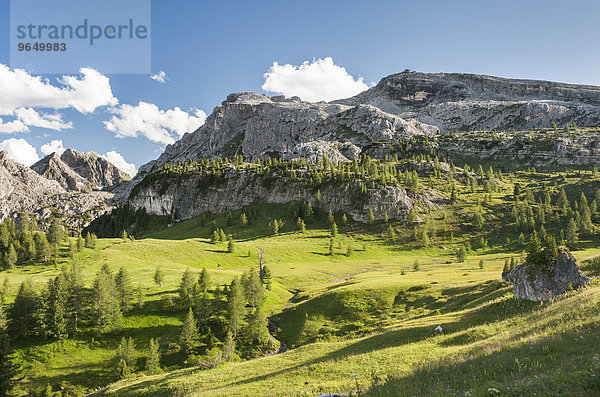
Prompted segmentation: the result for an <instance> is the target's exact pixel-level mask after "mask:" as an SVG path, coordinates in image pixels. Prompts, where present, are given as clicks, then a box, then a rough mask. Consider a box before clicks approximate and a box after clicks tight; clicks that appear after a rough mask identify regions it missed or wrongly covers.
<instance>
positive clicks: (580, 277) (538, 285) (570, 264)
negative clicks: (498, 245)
mask: <svg viewBox="0 0 600 397" xmlns="http://www.w3.org/2000/svg"><path fill="white" fill-rule="evenodd" d="M502 278H503V280H504V281H508V282H510V283H512V284H513V288H514V291H515V298H517V299H527V300H531V301H543V300H547V299H551V298H554V297H556V296H559V295H562V294H564V293H565V292H567V291H568V290H569V289H571V288H575V289H576V288H580V287H582V286H584V285H586V284H587V283H588V282H589V278H588V277H587V276H585V275H584V274H583V273H581V271H580V270H579V266H578V265H577V261H576V260H575V257H573V255H572V254H571V253H570V252H569V251H568V250H567V249H566V248H564V247H562V248H561V252H560V254H559V256H558V258H557V260H556V263H555V265H554V267H553V270H552V271H551V272H549V271H548V270H546V269H542V268H540V267H538V266H536V265H533V264H529V263H524V264H522V265H518V266H516V267H515V268H514V269H513V270H511V271H510V272H509V273H507V274H504V275H503V276H502Z"/></svg>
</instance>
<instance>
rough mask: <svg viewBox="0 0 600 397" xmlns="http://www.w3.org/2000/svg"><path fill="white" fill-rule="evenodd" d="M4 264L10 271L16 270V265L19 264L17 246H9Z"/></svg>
mask: <svg viewBox="0 0 600 397" xmlns="http://www.w3.org/2000/svg"><path fill="white" fill-rule="evenodd" d="M4 263H5V265H6V267H7V268H9V269H14V268H15V263H17V251H16V250H15V246H14V245H12V244H10V245H9V246H8V251H7V252H6V254H5V259H4Z"/></svg>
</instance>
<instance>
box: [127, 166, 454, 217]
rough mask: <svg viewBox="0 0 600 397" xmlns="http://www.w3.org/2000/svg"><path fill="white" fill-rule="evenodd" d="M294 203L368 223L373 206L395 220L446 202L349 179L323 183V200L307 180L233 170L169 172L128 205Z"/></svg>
mask: <svg viewBox="0 0 600 397" xmlns="http://www.w3.org/2000/svg"><path fill="white" fill-rule="evenodd" d="M291 201H298V202H303V201H309V202H311V203H312V204H313V205H317V204H319V205H320V206H322V207H323V208H324V209H326V210H330V209H331V210H332V211H334V212H337V211H343V212H346V213H347V214H348V215H350V216H352V218H353V219H355V220H357V221H361V222H367V221H368V212H369V210H370V209H372V210H373V213H374V215H375V218H376V219H383V218H384V216H385V212H387V213H388V216H389V217H390V218H401V219H402V218H404V217H405V216H406V215H407V214H408V211H410V209H411V208H413V206H414V207H417V208H419V209H425V208H426V207H430V208H434V207H437V206H438V205H439V204H440V202H441V201H442V200H441V199H440V198H438V197H436V196H435V194H434V192H432V191H426V192H424V193H421V194H416V193H413V192H409V191H407V190H406V189H404V188H403V187H401V186H387V187H385V188H380V189H369V191H368V193H366V194H361V193H360V188H359V187H358V186H356V185H354V184H353V183H350V182H348V183H339V184H327V185H325V186H323V187H322V188H321V201H320V203H319V202H318V201H317V190H316V189H314V188H312V187H311V186H308V185H307V184H305V183H303V182H300V181H292V180H290V179H289V178H283V177H279V176H270V177H268V178H265V177H264V176H260V175H256V174H249V173H245V172H243V171H236V170H230V171H228V172H227V173H225V175H224V176H223V177H222V178H221V179H219V180H218V181H215V180H214V178H212V177H209V176H208V175H206V174H190V175H185V176H164V177H162V178H161V179H157V180H155V181H153V182H149V183H142V184H140V185H138V186H137V187H136V188H135V189H134V191H133V192H132V195H131V197H130V199H129V205H130V206H131V207H132V208H135V209H139V208H145V209H146V212H148V213H149V214H154V215H173V216H174V217H175V218H178V219H182V220H183V219H189V218H191V217H194V216H198V215H201V214H202V213H204V212H206V211H210V212H213V213H218V214H220V213H224V212H227V211H230V210H237V209H240V208H242V207H243V206H245V205H248V204H252V203H254V202H264V203H275V204H286V203H289V202H291Z"/></svg>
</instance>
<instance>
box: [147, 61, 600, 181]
mask: <svg viewBox="0 0 600 397" xmlns="http://www.w3.org/2000/svg"><path fill="white" fill-rule="evenodd" d="M573 122H575V123H577V125H581V126H596V125H598V124H600V88H599V87H594V86H586V85H575V84H565V83H554V82H547V81H537V80H517V79H505V78H500V77H492V76H482V75H472V74H460V73H417V72H412V71H405V72H402V73H398V74H393V75H390V76H388V77H385V78H383V79H382V80H381V81H380V82H379V83H378V84H377V85H376V86H374V87H372V88H370V89H369V90H367V91H364V92H362V93H360V94H358V95H356V96H354V97H352V98H348V99H343V100H338V101H334V102H329V103H327V102H317V103H311V102H304V101H302V100H301V99H300V98H298V97H293V98H289V99H286V98H285V97H283V96H274V97H267V96H266V95H262V94H257V93H253V92H243V93H235V94H230V95H229V96H228V97H227V100H225V101H223V103H222V104H221V105H220V106H217V107H216V108H215V109H214V110H213V112H212V114H211V115H210V116H209V117H208V119H207V121H206V123H205V124H204V125H203V126H201V127H200V128H198V129H197V130H196V131H194V132H192V133H187V134H185V135H184V136H183V137H182V139H181V140H179V141H178V142H176V143H174V144H173V145H168V146H167V147H166V149H165V151H164V153H163V154H162V155H161V156H160V157H159V158H158V159H157V160H155V161H152V162H150V163H148V164H146V165H144V166H143V167H141V168H140V177H142V176H143V175H144V174H145V173H147V172H150V171H151V170H155V169H159V168H160V167H162V166H163V164H165V163H176V162H178V161H186V160H189V159H192V160H199V159H201V158H206V157H211V158H215V157H218V156H222V157H226V156H229V157H232V156H234V155H239V154H241V155H244V157H246V158H249V159H256V158H267V157H282V158H285V159H292V158H299V157H307V158H309V159H310V158H317V157H321V156H323V155H327V156H328V157H329V158H331V159H333V160H339V161H344V160H349V159H352V158H355V157H357V156H359V155H360V153H361V152H362V150H363V148H364V147H365V146H366V145H369V144H370V143H372V142H376V141H385V140H403V139H408V138H410V137H412V136H440V135H443V134H445V133H447V132H449V131H475V130H488V131H491V130H513V129H517V130H523V129H531V128H550V127H552V126H553V125H554V124H553V123H555V124H557V125H559V126H563V125H565V124H566V123H573Z"/></svg>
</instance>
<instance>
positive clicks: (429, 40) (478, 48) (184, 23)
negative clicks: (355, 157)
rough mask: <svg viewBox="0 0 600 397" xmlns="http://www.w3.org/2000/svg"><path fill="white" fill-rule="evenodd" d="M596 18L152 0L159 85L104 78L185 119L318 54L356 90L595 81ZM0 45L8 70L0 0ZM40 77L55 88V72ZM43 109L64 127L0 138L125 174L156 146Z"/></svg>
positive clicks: (549, 5)
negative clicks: (111, 159)
mask: <svg viewBox="0 0 600 397" xmlns="http://www.w3.org/2000/svg"><path fill="white" fill-rule="evenodd" d="M56 12H57V13H59V12H61V10H56ZM598 17H600V2H598V1H597V0H596V1H592V0H590V1H569V2H567V1H548V0H546V1H527V0H521V1H512V0H509V1H502V2H499V1H498V2H492V1H481V0H479V1H419V2H416V1H372V2H368V3H367V2H364V1H348V0H345V1H322V0H321V1H301V2H291V1H281V0H279V1H228V2H222V1H218V2H217V1H215V2H205V1H203V2H200V1H190V0H186V1H184V0H173V1H152V44H151V45H152V64H151V70H152V73H159V72H160V71H164V72H165V73H166V76H167V79H168V80H167V81H165V83H160V82H158V81H155V80H152V79H151V78H150V77H149V75H118V74H106V77H108V78H109V79H110V88H111V89H112V94H113V95H114V97H115V98H116V99H118V102H119V106H121V105H124V104H129V105H133V106H135V105H137V104H138V102H139V101H144V102H147V103H149V104H150V103H151V104H155V105H156V106H157V108H158V109H161V110H165V111H166V110H169V109H173V108H175V107H179V108H180V109H181V110H182V111H185V112H189V114H193V112H194V110H193V109H194V108H195V109H201V110H203V111H204V112H206V114H210V112H211V111H212V109H213V108H214V107H215V106H217V105H219V104H220V103H221V101H223V100H224V99H225V97H226V96H227V94H229V93H231V92H236V91H258V92H264V90H263V89H262V88H261V86H262V85H263V83H264V82H265V78H264V74H265V72H267V71H268V70H269V68H270V67H271V65H272V64H273V62H278V63H279V64H291V65H300V64H302V63H303V62H304V61H309V62H310V61H313V59H324V58H326V57H332V58H333V62H335V65H339V66H341V67H344V68H345V69H346V71H347V73H348V74H350V75H351V76H353V78H355V79H358V78H359V77H362V78H363V79H364V82H366V83H367V84H371V83H372V82H377V81H379V80H380V79H381V78H382V77H384V76H386V75H389V74H392V73H396V72H400V71H402V70H404V69H406V68H410V69H413V70H418V71H424V72H440V71H444V72H468V73H482V74H490V75H498V76H506V77H515V78H536V79H545V80H554V81H564V82H573V83H584V84H592V85H600V73H599V71H600V51H598V49H599V48H598V46H599V45H598V37H600V35H599V33H600V24H599V23H598ZM0 43H2V45H0V64H4V65H8V64H9V1H8V0H0ZM81 66H82V67H84V66H92V67H94V65H81ZM98 71H99V72H100V73H103V71H102V70H98ZM43 77H46V78H49V79H50V83H51V84H55V81H54V79H55V78H56V77H58V76H56V75H45V76H43ZM2 94H3V93H2V92H0V95H2ZM35 109H36V110H39V111H40V112H42V113H43V112H44V109H43V108H42V107H39V108H37V107H36V108H35ZM49 113H58V114H60V115H61V117H62V120H63V121H64V122H65V123H66V122H69V123H71V125H72V128H70V129H64V130H62V131H55V130H52V129H47V128H40V127H34V126H30V128H29V131H28V132H16V133H12V134H9V133H0V141H3V140H6V139H9V138H17V139H24V140H26V141H27V142H28V143H29V144H30V145H32V146H33V147H34V148H36V149H37V153H38V155H39V156H40V157H41V156H42V153H41V151H40V147H41V146H42V145H43V144H45V143H47V142H49V141H51V140H55V139H59V140H62V141H63V145H64V147H73V148H75V149H77V150H81V151H85V150H94V151H96V152H99V153H106V152H109V151H116V152H118V153H120V154H122V155H123V157H124V158H125V159H126V160H127V161H128V162H130V163H134V164H135V165H136V167H139V166H140V165H142V164H144V163H146V162H147V161H149V160H152V159H154V158H156V157H157V156H158V155H159V154H160V152H161V151H162V150H163V148H164V144H163V143H159V142H153V141H152V140H150V139H148V138H146V137H145V136H144V135H143V134H139V136H138V137H137V138H135V137H127V138H117V137H115V132H114V131H109V130H108V129H107V128H106V127H105V125H104V122H105V121H107V120H109V119H110V117H111V116H113V113H111V110H110V106H99V107H98V108H96V109H95V110H94V111H93V112H92V113H81V112H79V111H77V110H75V109H74V108H72V107H67V108H61V109H58V110H52V109H51V110H50V111H49ZM2 118H3V119H4V121H5V122H8V121H10V120H11V117H7V116H2Z"/></svg>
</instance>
